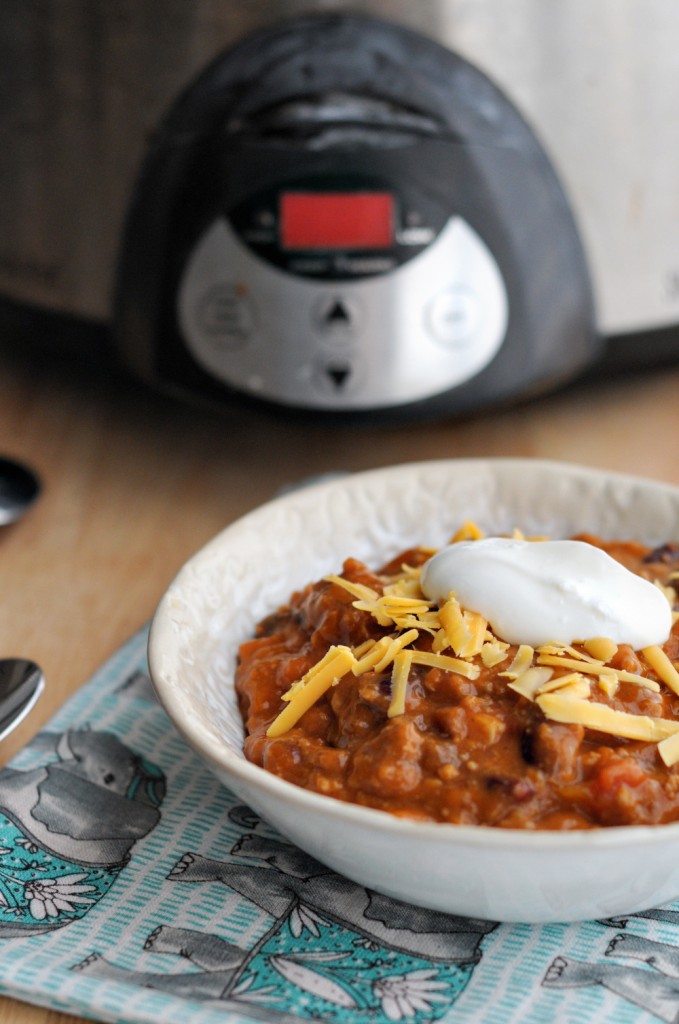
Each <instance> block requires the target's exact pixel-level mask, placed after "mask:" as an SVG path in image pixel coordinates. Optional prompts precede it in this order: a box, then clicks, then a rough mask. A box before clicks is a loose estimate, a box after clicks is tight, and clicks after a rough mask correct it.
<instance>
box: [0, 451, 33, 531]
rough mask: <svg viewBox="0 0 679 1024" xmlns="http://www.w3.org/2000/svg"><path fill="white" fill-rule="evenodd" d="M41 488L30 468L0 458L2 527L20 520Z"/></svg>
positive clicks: (0, 513) (12, 460)
mask: <svg viewBox="0 0 679 1024" xmlns="http://www.w3.org/2000/svg"><path fill="white" fill-rule="evenodd" d="M41 486H42V485H41V483H40V480H39V478H38V476H37V475H36V473H34V472H33V470H32V469H30V468H29V467H28V466H26V465H24V464H23V463H21V462H16V461H15V460H14V459H7V458H0V526H7V525H8V524H9V523H14V522H16V520H17V519H20V518H21V516H22V515H23V514H24V512H26V511H27V510H28V508H30V506H31V505H32V504H33V502H34V501H35V499H36V498H37V497H38V495H39V494H40V490H41Z"/></svg>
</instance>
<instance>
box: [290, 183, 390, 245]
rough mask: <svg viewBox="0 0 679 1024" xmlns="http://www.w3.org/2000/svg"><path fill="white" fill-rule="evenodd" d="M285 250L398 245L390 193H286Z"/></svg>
mask: <svg viewBox="0 0 679 1024" xmlns="http://www.w3.org/2000/svg"><path fill="white" fill-rule="evenodd" d="M279 232H280V244H281V246H282V247H283V249H385V248H389V247H390V246H391V245H393V243H394V197H393V196H392V195H391V194H390V193H389V192H284V193H282V194H281V196H280V208H279Z"/></svg>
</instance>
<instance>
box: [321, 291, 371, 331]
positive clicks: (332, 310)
mask: <svg viewBox="0 0 679 1024" xmlns="http://www.w3.org/2000/svg"><path fill="white" fill-rule="evenodd" d="M312 319H313V324H314V326H315V328H316V330H317V331H318V334H319V337H321V338H327V339H329V340H341V339H343V338H346V339H349V338H350V337H353V336H354V335H355V333H356V331H357V330H358V328H359V323H360V320H361V317H360V310H359V309H358V304H357V303H356V302H355V301H354V298H353V296H352V297H351V298H349V299H347V298H345V296H344V295H337V294H335V295H332V294H330V295H324V296H323V297H322V298H320V299H318V300H317V301H316V302H315V303H314V307H313V312H312Z"/></svg>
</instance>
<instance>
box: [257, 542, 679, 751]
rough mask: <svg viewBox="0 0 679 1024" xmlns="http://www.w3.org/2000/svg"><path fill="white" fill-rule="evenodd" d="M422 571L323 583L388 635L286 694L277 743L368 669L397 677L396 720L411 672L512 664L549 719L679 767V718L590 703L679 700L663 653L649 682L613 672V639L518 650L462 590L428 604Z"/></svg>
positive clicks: (338, 653) (650, 650)
mask: <svg viewBox="0 0 679 1024" xmlns="http://www.w3.org/2000/svg"><path fill="white" fill-rule="evenodd" d="M484 536H485V534H484V533H483V531H482V530H481V529H480V528H479V527H478V526H477V525H476V524H474V523H471V522H467V523H464V524H463V525H462V526H461V527H460V529H459V530H458V531H457V533H456V534H455V535H454V536H453V538H452V542H453V543H455V542H457V541H460V540H478V539H481V538H483V537H484ZM514 536H516V537H523V534H521V532H520V531H515V532H514ZM531 539H532V540H536V541H539V540H543V539H544V538H542V537H535V538H531ZM422 550H427V549H422ZM428 553H431V554H433V553H435V552H434V551H433V550H432V551H431V552H428ZM420 573H421V570H420V568H418V567H412V566H408V565H405V564H404V565H403V566H402V567H401V572H400V574H395V575H394V576H392V577H390V578H385V581H384V584H383V586H382V590H381V592H379V591H378V590H376V589H374V588H373V587H369V586H365V585H364V584H361V583H355V582H352V581H350V580H347V579H345V578H344V577H343V576H338V575H329V576H326V577H325V579H326V581H327V582H328V583H331V584H335V585H336V586H339V587H342V588H343V589H344V590H345V591H346V592H347V593H348V594H349V595H350V596H351V598H352V599H353V600H352V604H353V607H354V608H355V609H356V610H358V611H360V612H364V613H365V614H366V615H369V616H371V617H372V619H373V620H374V621H375V622H376V623H377V625H378V626H380V627H382V628H383V629H385V630H387V631H388V632H387V633H386V634H385V635H384V636H382V637H380V638H379V639H377V640H374V639H370V640H366V641H365V642H364V643H362V644H360V645H358V646H357V647H355V648H354V649H353V650H352V649H350V648H349V647H345V646H342V645H336V646H332V647H330V649H329V650H328V651H327V653H326V654H325V656H324V657H323V658H321V659H320V660H319V661H318V662H317V663H316V664H315V665H314V666H312V668H311V669H310V670H309V671H308V672H307V673H306V674H305V675H304V676H303V677H302V678H301V679H300V680H299V681H298V682H296V683H294V684H293V685H292V686H291V687H290V688H289V689H288V691H287V692H286V693H285V694H283V696H282V701H283V704H284V707H283V710H282V711H281V712H280V714H279V715H278V716H277V718H275V719H274V721H273V722H272V724H271V725H270V726H269V729H268V731H267V735H268V736H269V737H277V736H281V735H283V734H284V733H285V732H287V731H288V730H289V729H291V728H293V727H294V725H295V724H296V723H297V722H298V721H299V720H300V718H301V717H302V716H303V715H304V714H305V713H306V712H307V711H308V710H309V709H310V708H311V707H312V706H313V705H314V704H315V703H316V701H318V700H319V699H320V698H321V697H322V696H323V694H324V693H326V692H327V691H328V690H329V689H330V687H332V686H334V685H336V684H337V683H338V682H339V681H340V680H341V679H343V678H344V677H345V676H347V675H350V674H353V676H354V677H359V676H362V675H363V674H364V673H366V672H373V673H376V674H380V673H383V672H384V671H385V670H387V669H388V670H390V673H391V676H390V699H389V704H388V708H387V712H386V713H387V717H388V718H394V717H397V716H399V715H403V714H405V713H406V706H407V695H408V682H409V678H410V673H411V671H412V669H413V666H422V667H423V668H425V669H438V670H440V671H442V672H449V673H455V674H457V675H459V676H462V677H463V678H465V679H468V680H475V679H478V678H479V676H480V674H481V671H482V670H483V669H484V668H486V669H491V668H495V667H496V666H498V665H501V664H502V663H503V662H509V664H508V666H507V667H506V668H505V669H504V671H502V672H500V673H499V678H503V679H505V680H506V681H507V682H506V685H507V688H508V689H510V690H512V691H513V692H514V693H516V694H517V695H518V696H520V697H521V698H523V699H524V700H529V701H531V702H534V703H535V704H537V706H538V707H539V708H540V709H541V711H542V712H543V714H544V715H545V717H546V718H547V719H549V720H551V721H554V722H562V723H569V724H578V725H582V726H584V727H585V728H588V729H594V730H597V731H599V732H604V733H608V734H610V735H612V736H617V737H620V738H625V739H632V740H641V741H647V742H653V743H657V744H658V753H659V755H660V757H661V758H662V760H663V762H664V763H665V764H666V765H667V766H668V767H669V766H672V765H674V764H676V763H678V762H679V721H677V722H675V721H670V720H668V719H662V718H653V717H650V716H647V715H643V714H632V713H629V712H623V711H618V710H616V709H615V708H613V707H611V706H610V705H609V704H606V703H602V702H601V700H596V699H595V698H594V697H593V696H592V686H597V687H598V690H599V696H603V697H604V698H612V697H614V696H615V694H616V693H617V691H618V689H619V687H620V685H621V684H631V685H633V686H637V687H640V688H644V689H647V690H650V691H653V692H659V691H660V689H661V684H663V685H665V686H667V687H668V688H669V689H670V690H672V691H673V692H674V693H675V694H677V695H679V667H678V666H677V665H675V664H674V663H673V662H672V661H671V660H670V658H669V657H668V656H667V654H666V653H665V652H664V651H663V650H662V648H661V647H658V646H651V647H646V648H644V649H643V650H642V651H641V656H642V657H643V658H644V660H645V662H646V664H647V665H648V667H649V668H650V670H651V671H652V672H653V673H654V674H655V676H657V678H658V680H659V682H656V680H655V679H653V678H649V677H648V676H644V675H641V674H637V673H634V672H628V671H624V670H622V669H616V668H614V667H613V665H612V664H611V662H612V660H613V659H614V658H615V656H616V654H617V652H618V647H617V644H616V643H614V642H613V641H612V640H610V639H609V638H607V637H596V638H593V639H590V640H586V641H584V642H582V643H580V644H578V645H577V646H575V645H573V644H570V645H569V644H561V643H549V644H543V645H542V646H541V647H538V648H537V649H534V648H533V647H531V646H529V645H527V644H520V645H518V646H513V645H510V644H508V643H505V642H504V641H502V640H500V639H499V638H498V637H496V636H495V635H494V634H493V632H492V630H491V628H490V627H489V624H488V622H487V620H486V619H485V618H484V617H483V616H482V615H480V614H479V613H478V612H475V611H473V610H470V609H466V608H463V607H462V606H461V605H460V602H459V601H458V599H457V598H456V596H455V594H454V593H450V594H449V595H448V597H447V598H446V600H445V601H442V602H441V603H440V605H438V606H437V605H436V604H435V603H434V602H432V601H429V600H427V599H426V598H425V597H424V595H423V594H422V591H421V589H420ZM673 575H676V574H673ZM424 639H426V643H425V642H423V640H424ZM510 658H511V661H509V659H510ZM595 694H596V692H595Z"/></svg>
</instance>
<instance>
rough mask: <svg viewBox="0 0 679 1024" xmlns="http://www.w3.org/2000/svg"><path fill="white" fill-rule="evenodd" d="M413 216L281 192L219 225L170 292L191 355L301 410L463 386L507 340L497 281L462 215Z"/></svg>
mask: <svg viewBox="0 0 679 1024" xmlns="http://www.w3.org/2000/svg"><path fill="white" fill-rule="evenodd" d="M418 219H419V218H418ZM234 220H235V223H234ZM413 220H414V218H412V219H411V222H410V223H408V222H407V221H406V223H405V224H402V223H401V222H400V219H399V213H398V210H397V203H396V200H395V198H394V196H393V195H392V194H391V193H389V192H386V191H367V190H362V191H354V192H348V191H347V192H337V191H334V192H329V191H315V192H307V191H284V192H283V193H281V195H280V196H279V201H278V204H277V205H276V206H272V204H271V203H270V202H261V201H260V202H259V203H255V204H248V209H247V211H246V212H245V213H244V212H243V211H242V210H241V211H240V213H239V214H238V215H237V216H236V217H235V218H234V219H233V220H232V219H230V218H227V217H223V216H222V217H218V218H216V219H215V220H214V222H213V223H212V224H211V225H210V226H209V227H208V228H207V230H206V231H205V232H204V233H203V234H202V236H201V237H200V238H199V240H198V242H197V243H196V245H195V247H194V248H193V251H192V252H191V254H190V256H189V259H188V260H187V263H186V266H185V269H184V272H183V275H182V277H181V280H180V284H179V289H178V294H177V312H178V321H179V325H180V330H181V333H182V335H183V337H184V338H185V341H186V344H187V347H188V348H189V350H190V351H191V353H192V355H193V357H194V358H195V360H196V361H197V362H198V363H199V364H200V365H201V366H202V367H203V369H205V370H206V371H207V372H208V373H209V374H211V375H212V376H213V377H216V378H217V379H218V380H221V381H223V382H224V383H226V384H228V385H230V386H232V387H235V388H237V389H238V390H240V391H244V392H246V393H249V394H252V395H256V396H257V397H261V398H264V399H269V400H273V401H277V402H285V403H288V404H291V405H294V406H298V407H303V408H333V409H342V408H346V409H351V408H355V409H360V408H378V407H384V406H389V405H393V404H394V402H397V403H398V402H403V403H408V402H415V401H419V400H422V399H426V398H428V397H429V396H431V395H434V394H439V393H440V392H443V391H447V390H448V389H450V388H452V387H455V386H456V385H458V384H461V383H463V382H464V381H466V380H468V379H469V378H471V377H473V376H474V375H475V374H477V373H478V372H479V371H480V370H481V369H483V367H485V366H486V365H487V364H488V363H489V362H490V361H491V360H492V359H493V357H494V356H495V354H496V352H497V351H498V349H499V347H500V346H501V345H502V342H503V339H504V337H505V333H506V329H507V321H508V302H507V294H506V289H505V285H504V282H503V280H502V276H501V274H500V271H499V269H498V266H497V263H496V261H495V260H494V258H493V256H492V254H491V252H490V251H489V249H488V248H487V246H486V245H485V244H484V242H483V240H482V239H481V238H480V236H479V235H478V234H477V233H476V232H475V231H474V230H473V228H472V227H471V226H470V225H469V224H468V223H466V222H465V220H464V219H463V218H461V217H459V216H454V215H453V216H449V217H448V219H447V220H445V221H444V222H443V226H442V227H439V225H438V224H432V223H431V222H426V223H421V222H420V223H417V222H415V223H413Z"/></svg>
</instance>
